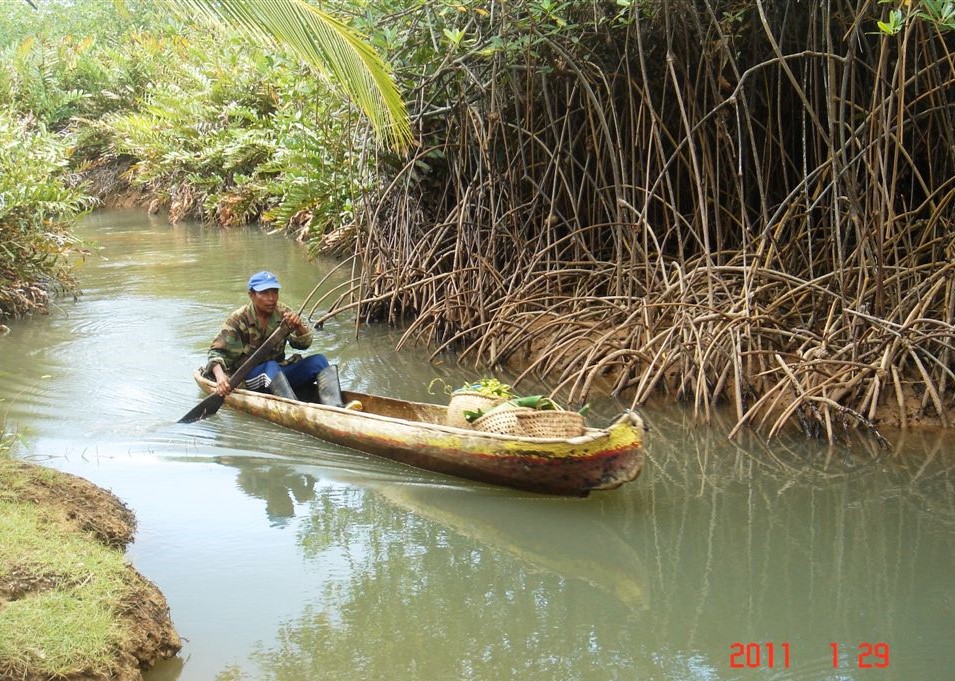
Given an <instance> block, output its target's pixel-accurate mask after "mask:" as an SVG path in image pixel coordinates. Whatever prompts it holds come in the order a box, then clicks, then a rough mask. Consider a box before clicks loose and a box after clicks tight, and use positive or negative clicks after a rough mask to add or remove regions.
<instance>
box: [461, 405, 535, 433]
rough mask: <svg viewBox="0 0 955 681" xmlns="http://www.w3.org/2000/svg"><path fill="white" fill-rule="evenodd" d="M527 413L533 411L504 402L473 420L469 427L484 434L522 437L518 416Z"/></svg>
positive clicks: (522, 431)
mask: <svg viewBox="0 0 955 681" xmlns="http://www.w3.org/2000/svg"><path fill="white" fill-rule="evenodd" d="M529 411H534V410H533V409H531V408H529V407H518V406H517V405H514V404H511V403H510V402H505V403H503V404H501V405H498V406H497V407H495V408H494V409H492V410H491V411H489V412H487V413H486V414H484V416H482V417H481V418H479V419H477V420H475V421H474V423H472V424H471V426H472V427H473V428H474V429H475V430H483V431H484V432H486V433H498V434H500V435H524V430H523V428H521V422H520V421H519V420H518V415H519V414H521V413H523V412H529Z"/></svg>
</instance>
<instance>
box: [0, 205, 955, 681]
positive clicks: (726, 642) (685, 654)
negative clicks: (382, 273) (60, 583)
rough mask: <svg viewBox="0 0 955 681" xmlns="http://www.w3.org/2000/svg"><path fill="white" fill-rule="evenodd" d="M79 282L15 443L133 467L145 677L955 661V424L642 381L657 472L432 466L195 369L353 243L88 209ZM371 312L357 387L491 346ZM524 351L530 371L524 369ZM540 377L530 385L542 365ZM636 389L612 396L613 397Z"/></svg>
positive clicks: (36, 366)
mask: <svg viewBox="0 0 955 681" xmlns="http://www.w3.org/2000/svg"><path fill="white" fill-rule="evenodd" d="M80 229H81V233H82V235H83V236H84V237H85V238H87V239H91V240H95V241H96V242H97V245H98V250H97V255H95V256H93V257H91V258H89V259H87V261H86V262H85V263H84V264H83V265H82V267H81V268H80V270H79V276H80V278H81V281H82V286H83V289H84V294H83V295H82V296H81V297H80V298H79V300H77V301H75V302H74V301H72V300H69V301H60V303H59V309H57V310H55V311H54V313H53V314H51V315H49V316H46V317H39V318H34V319H27V320H22V321H17V322H15V323H14V324H11V325H10V326H11V332H10V333H9V334H8V335H6V336H3V337H0V397H2V399H3V402H2V403H0V409H3V411H4V413H5V415H6V418H7V421H8V422H9V423H10V424H11V425H14V426H16V427H17V428H18V430H19V432H20V433H21V434H22V436H23V437H24V440H25V445H24V446H23V447H21V449H20V450H19V456H21V457H22V458H25V459H29V460H31V461H37V462H40V463H43V464H45V465H48V466H52V467H55V468H58V469H61V470H66V471H69V472H72V473H76V474H79V475H81V476H83V477H85V478H87V479H89V480H91V481H93V482H95V483H96V484H98V485H100V486H103V487H106V488H108V489H111V490H112V491H113V492H114V493H116V494H117V495H118V496H119V497H120V498H121V499H123V500H124V501H125V502H126V503H127V504H128V505H129V506H130V507H131V508H132V509H133V511H134V512H135V513H136V516H137V518H138V520H139V530H138V534H137V538H136V541H135V542H134V544H133V545H132V546H131V548H130V550H129V558H130V560H131V561H132V562H133V563H134V564H135V565H136V567H137V568H138V569H139V570H140V571H141V572H142V573H143V574H145V575H146V576H148V577H149V578H150V579H152V580H153V581H154V582H156V584H157V585H158V586H159V587H160V588H161V589H162V591H163V592H164V593H165V594H166V597H167V598H168V601H169V604H170V607H171V610H172V616H173V620H174V622H175V624H176V627H177V629H178V631H179V632H180V634H181V635H182V636H183V638H184V647H183V650H182V653H181V655H180V656H179V657H178V658H177V659H175V660H173V661H170V662H167V663H163V664H161V665H160V666H159V667H157V668H156V669H155V670H153V671H151V672H149V673H148V674H147V676H146V679H147V681H176V680H178V681H187V680H188V681H210V680H232V679H235V680H238V679H256V680H258V679H263V680H266V679H267V680H273V679H274V680H275V681H305V680H314V679H336V680H340V679H389V680H402V679H427V680H433V679H481V680H484V679H528V680H531V679H533V680H536V679H541V680H545V679H546V680H552V679H582V680H591V679H593V680H595V681H596V680H605V679H661V680H674V681H677V680H679V681H682V680H694V681H695V680H701V681H702V680H706V681H724V680H730V679H813V680H816V679H826V680H840V681H841V680H855V679H899V680H905V681H910V680H920V679H921V680H927V681H942V680H945V679H955V672H953V671H952V669H953V668H955V647H953V646H952V640H953V639H955V478H953V472H952V471H953V467H955V451H953V450H955V447H953V446H952V444H951V437H950V436H949V435H948V434H945V433H937V432H927V433H917V434H908V435H900V434H890V439H891V440H892V443H893V445H892V447H891V448H890V449H888V450H879V449H878V448H876V447H875V446H873V445H871V444H866V443H864V442H855V443H853V444H852V446H850V447H839V448H827V447H825V446H824V445H821V444H820V443H817V442H807V441H805V440H803V439H801V438H800V437H798V436H797V437H789V438H784V439H781V440H776V441H774V442H771V443H766V442H763V441H762V440H761V439H760V438H758V437H756V436H754V435H752V434H746V435H744V437H743V438H742V439H741V440H740V441H738V442H728V441H727V440H726V438H725V432H726V428H721V427H720V426H719V425H717V427H714V428H705V427H701V426H698V425H696V424H695V423H694V422H693V420H692V419H691V418H690V417H689V415H688V414H687V413H685V412H683V411H681V410H679V409H676V408H667V409H655V410H647V411H646V416H647V419H648V420H649V422H650V423H651V425H652V428H653V430H652V432H651V434H650V440H649V446H648V459H649V460H648V465H647V469H646V471H645V473H644V475H643V476H642V477H641V478H640V479H639V480H638V481H636V482H635V483H631V484H630V485H627V486H625V487H624V488H622V489H620V490H617V491H613V492H607V493H599V494H595V495H593V496H591V497H590V498H588V499H585V500H579V499H554V498H547V497H541V496H537V495H533V494H526V493H520V492H514V491H509V490H504V489H498V488H493V487H489V486H485V485H480V484H476V483H470V482H466V481H461V480H456V479H452V478H448V477H444V476H440V475H437V474H431V473H427V472H422V471H417V470H414V469H411V468H407V467H405V466H402V465H400V464H396V463H393V462H389V461H384V460H379V459H375V458H372V457H369V456H366V455H363V454H358V453H355V452H352V451H349V450H347V449H344V448H341V447H336V446H333V445H328V444H324V443H322V442H320V441H317V440H314V439H310V438H307V437H305V436H301V435H298V434H296V433H293V432H289V431H286V430H283V429H281V428H277V427H273V426H270V425H268V424H265V423H261V422H258V421H256V420H254V419H252V418H251V417H247V416H244V415H241V414H237V413H233V412H231V411H230V410H228V409H223V410H222V411H220V412H219V414H217V415H216V416H215V417H214V418H212V419H209V420H206V421H202V422H200V423H197V424H191V425H181V424H177V423H176V420H177V419H178V418H179V417H180V416H182V415H183V414H184V413H185V412H186V411H188V410H189V409H190V408H191V407H192V406H193V405H194V404H196V402H197V400H198V399H199V397H200V396H199V393H198V391H197V389H196V387H195V385H194V384H193V383H192V380H191V378H190V373H191V371H192V370H193V368H195V367H196V366H198V365H199V364H201V363H202V361H203V357H204V351H205V347H206V345H207V344H208V342H209V340H210V339H211V336H212V335H213V334H214V333H215V330H216V328H217V326H218V324H219V323H220V321H221V320H222V318H224V316H225V314H226V313H228V312H229V311H231V310H232V309H233V308H234V307H236V306H238V305H239V304H241V303H242V302H243V296H244V293H243V288H244V285H245V281H246V279H247V277H248V275H249V273H250V272H252V271H254V270H258V269H263V268H267V269H272V270H274V271H276V272H278V273H279V274H280V277H281V279H282V283H283V289H282V294H283V300H285V301H287V302H289V303H290V304H293V305H296V306H297V301H300V300H301V298H302V296H304V295H305V294H306V293H307V292H308V291H309V290H310V289H311V287H312V286H313V285H314V283H315V282H316V281H317V280H318V278H319V277H320V273H321V272H322V271H325V270H327V269H328V268H329V267H330V266H331V265H332V264H333V263H332V262H331V261H319V262H317V263H310V262H308V261H307V260H306V259H305V257H304V255H303V253H302V250H301V248H300V247H298V246H296V245H294V244H292V243H289V242H288V241H287V240H285V239H283V238H281V237H280V236H269V235H266V234H263V233H262V232H260V231H257V230H254V229H249V230H245V229H242V230H231V231H228V232H222V231H218V230H215V229H209V228H205V227H202V226H200V225H196V224H184V225H179V226H169V225H167V224H166V223H165V221H164V220H162V219H161V218H151V217H148V216H146V215H143V214H142V213H141V212H138V211H111V212H101V213H96V214H94V215H92V216H90V217H89V218H87V219H86V220H84V222H83V223H82V225H81V228H80ZM397 337H398V336H397V333H396V332H395V331H392V330H389V329H387V328H366V329H363V330H362V333H361V334H360V335H359V336H358V337H357V338H356V337H355V333H354V328H353V326H352V324H351V323H350V322H349V321H348V320H340V321H333V322H330V323H328V324H326V326H325V328H324V330H323V331H321V332H319V333H318V334H317V337H316V346H317V347H319V348H321V349H322V350H324V351H325V352H326V353H327V354H328V355H329V356H331V357H332V358H333V359H334V360H335V361H337V362H338V363H339V365H340V366H341V373H342V380H343V383H345V384H346V385H348V386H354V387H355V388H357V389H360V390H367V391H371V392H381V393H385V394H393V395H396V396H399V397H405V398H411V399H421V400H426V401H427V400H431V401H440V400H441V396H440V395H431V394H429V390H428V386H429V383H431V381H432V380H433V379H434V378H442V379H444V380H445V381H447V382H448V383H450V384H452V385H457V384H461V383H463V382H464V381H465V380H466V379H468V378H471V377H473V376H479V375H481V374H482V373H483V371H482V370H481V369H480V368H475V367H471V366H467V365H465V366H461V365H459V364H457V363H456V362H455V361H454V358H453V357H451V356H448V357H445V358H442V359H441V360H439V361H438V362H437V363H429V362H428V361H427V352H425V351H424V350H421V349H414V348H412V349H409V350H403V351H402V352H401V353H396V352H394V351H393V349H392V348H393V346H394V343H395V341H396V340H397ZM504 378H505V379H506V378H507V377H506V376H504ZM530 389H531V388H530V387H528V388H527V390H528V391H529V390H530ZM614 410H615V406H614V405H613V403H612V402H611V401H610V400H605V399H599V398H598V399H596V400H595V401H594V413H593V415H592V417H591V419H592V421H594V422H597V423H600V422H602V421H609V420H610V418H611V417H612V416H613V415H614Z"/></svg>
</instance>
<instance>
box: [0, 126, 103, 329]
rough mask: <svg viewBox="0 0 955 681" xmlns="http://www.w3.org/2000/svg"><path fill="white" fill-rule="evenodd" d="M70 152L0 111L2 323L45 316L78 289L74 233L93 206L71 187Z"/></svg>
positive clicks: (60, 139)
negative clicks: (53, 301) (58, 298)
mask: <svg viewBox="0 0 955 681" xmlns="http://www.w3.org/2000/svg"><path fill="white" fill-rule="evenodd" d="M69 149H70V148H69V145H68V141H67V139H66V138H63V137H60V136H57V135H53V134H51V133H49V132H47V131H46V130H45V128H44V127H43V126H42V125H39V124H36V123H33V124H31V123H28V122H25V121H22V120H16V119H15V118H14V117H13V116H12V115H11V114H10V113H9V111H6V110H3V109H0V317H2V316H19V315H22V314H26V313H29V312H34V311H41V312H42V311H44V310H46V307H47V305H48V303H49V299H50V294H51V293H53V292H54V291H73V290H74V289H75V282H74V280H73V277H72V274H71V272H70V264H69V261H68V256H69V255H70V254H71V253H73V252H75V251H76V250H77V248H78V245H79V244H78V243H77V240H76V239H75V237H74V236H73V235H72V233H71V232H70V228H71V227H72V224H73V222H74V221H75V219H76V218H77V217H78V216H79V215H80V214H81V213H83V212H84V211H85V210H87V209H89V208H90V207H91V200H90V198H89V197H87V196H86V195H84V194H83V193H82V192H81V191H80V190H78V189H76V188H73V187H70V186H69V184H68V181H69V166H68V158H69Z"/></svg>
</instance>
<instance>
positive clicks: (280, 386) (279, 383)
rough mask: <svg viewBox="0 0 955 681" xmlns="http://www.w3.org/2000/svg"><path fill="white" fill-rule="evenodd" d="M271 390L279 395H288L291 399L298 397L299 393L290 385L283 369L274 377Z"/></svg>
mask: <svg viewBox="0 0 955 681" xmlns="http://www.w3.org/2000/svg"><path fill="white" fill-rule="evenodd" d="M269 392H270V393H272V394H273V395H275V396H277V397H287V398H288V399H290V400H297V399H298V395H296V394H295V391H294V390H292V386H291V385H289V382H288V379H287V378H286V377H285V374H283V373H282V372H281V371H280V372H278V373H277V374H276V375H275V378H273V379H272V382H271V383H270V384H269Z"/></svg>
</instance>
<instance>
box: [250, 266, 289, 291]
mask: <svg viewBox="0 0 955 681" xmlns="http://www.w3.org/2000/svg"><path fill="white" fill-rule="evenodd" d="M249 288H250V289H251V290H253V291H267V290H269V289H270V288H282V285H281V284H279V278H278V277H276V276H275V275H274V274H272V273H271V272H266V271H264V270H263V271H262V272H256V273H255V274H253V275H252V276H251V277H249Z"/></svg>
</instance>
